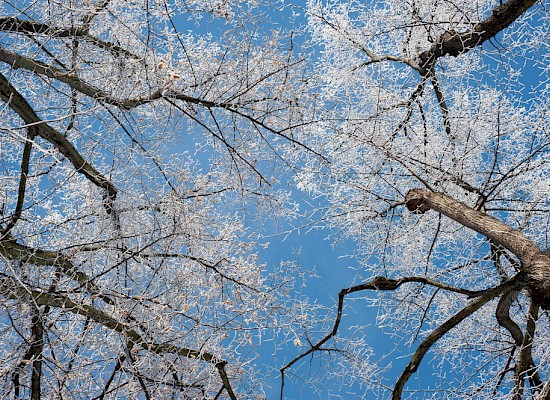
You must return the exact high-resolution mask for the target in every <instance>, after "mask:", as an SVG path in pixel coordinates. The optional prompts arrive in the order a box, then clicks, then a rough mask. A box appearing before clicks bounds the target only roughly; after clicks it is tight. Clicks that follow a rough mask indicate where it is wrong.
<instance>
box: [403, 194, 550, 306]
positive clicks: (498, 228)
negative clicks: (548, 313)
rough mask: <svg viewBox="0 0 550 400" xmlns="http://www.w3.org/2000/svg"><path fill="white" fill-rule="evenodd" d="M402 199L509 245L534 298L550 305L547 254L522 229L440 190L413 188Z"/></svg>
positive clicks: (411, 207) (420, 210)
mask: <svg viewBox="0 0 550 400" xmlns="http://www.w3.org/2000/svg"><path fill="white" fill-rule="evenodd" d="M405 202H406V205H407V208H408V209H409V210H410V211H412V212H416V213H424V212H426V211H428V210H434V211H437V212H439V213H441V214H443V215H445V216H447V217H449V218H451V219H452V220H454V221H456V222H458V223H459V224H461V225H463V226H466V227H468V228H470V229H473V230H474V231H476V232H478V233H480V234H482V235H484V236H486V237H487V238H489V239H491V240H493V241H494V242H495V243H497V244H500V245H501V246H502V247H504V248H506V249H508V250H509V251H510V252H512V254H514V255H515V256H516V257H517V258H518V259H519V260H520V261H521V268H522V270H523V271H524V272H525V273H526V275H527V288H528V290H529V293H530V295H531V297H532V299H533V301H534V302H535V303H537V304H539V305H540V306H541V307H542V308H543V309H546V310H548V309H550V257H549V256H548V255H547V254H545V252H543V251H542V250H541V249H540V248H539V247H538V246H537V245H536V244H535V243H533V242H532V241H531V240H530V239H529V238H527V236H525V235H524V234H523V233H521V232H519V231H517V230H515V229H513V228H512V227H510V226H508V225H507V224H505V223H504V222H502V221H500V220H498V219H496V218H494V217H492V216H490V215H487V214H484V213H482V212H481V211H478V210H475V209H473V208H472V207H469V206H467V205H466V204H464V203H462V202H460V201H458V200H455V199H453V198H452V197H450V196H447V195H444V194H442V193H437V192H430V191H428V190H425V189H412V190H410V191H409V192H408V193H407V195H406V196H405Z"/></svg>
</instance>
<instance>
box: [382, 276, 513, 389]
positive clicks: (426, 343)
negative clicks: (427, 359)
mask: <svg viewBox="0 0 550 400" xmlns="http://www.w3.org/2000/svg"><path fill="white" fill-rule="evenodd" d="M521 281H522V276H521V275H519V274H518V275H516V276H515V277H514V278H512V279H511V280H510V281H508V282H506V283H503V284H502V285H499V286H497V287H495V288H493V289H490V290H488V291H486V292H485V294H483V295H482V296H480V297H478V298H477V299H475V300H474V301H472V302H471V303H470V304H468V305H467V306H465V307H464V308H463V309H462V310H460V311H459V312H458V313H456V314H455V315H453V316H452V317H451V318H449V319H448V320H447V321H445V322H444V323H443V324H441V325H440V326H439V327H437V328H436V329H435V330H434V331H433V332H432V333H431V334H430V335H428V337H427V338H426V339H424V340H423V341H422V343H421V344H420V346H418V348H417V349H416V351H415V352H414V354H413V356H412V357H411V361H410V362H409V364H408V365H407V366H406V367H405V370H404V371H403V373H402V374H401V376H400V377H399V379H398V380H397V383H396V384H395V387H394V389H393V393H392V399H393V400H399V399H401V394H402V393H403V388H404V387H405V384H406V383H407V381H408V380H409V378H410V377H411V375H412V374H413V373H414V372H416V370H417V369H418V367H419V365H420V363H421V362H422V359H423V358H424V356H425V355H426V353H427V352H428V350H429V349H430V348H431V347H432V346H433V345H434V344H435V343H436V342H437V341H438V340H439V339H441V338H442V337H443V335H445V334H446V333H447V332H449V331H450V330H451V329H452V328H454V327H455V326H456V325H458V324H459V323H460V322H462V321H463V320H464V319H465V318H467V317H469V316H470V315H472V314H473V313H474V312H476V311H477V310H479V309H480V308H481V307H482V306H483V305H485V304H486V303H488V302H489V301H490V300H492V299H494V298H495V297H497V296H499V295H501V294H504V293H507V292H508V291H510V290H514V289H515V288H517V287H520V286H521Z"/></svg>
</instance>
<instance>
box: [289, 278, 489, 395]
mask: <svg viewBox="0 0 550 400" xmlns="http://www.w3.org/2000/svg"><path fill="white" fill-rule="evenodd" d="M411 282H416V283H422V284H426V285H430V286H434V287H437V288H439V289H444V290H448V291H451V292H455V293H460V294H464V295H466V296H468V297H479V296H486V295H487V294H488V293H492V292H493V291H494V290H495V289H485V290H467V289H462V288H457V287H454V286H451V285H447V284H446V283H442V282H438V281H435V280H433V279H430V278H425V277H421V276H410V277H405V278H401V279H391V278H385V277H383V276H377V277H376V278H374V279H373V280H371V281H370V282H367V283H363V284H360V285H356V286H352V287H349V288H347V289H342V290H341V291H340V293H338V307H337V312H336V319H335V321H334V326H333V327H332V331H331V332H330V333H329V334H328V335H326V336H325V337H324V338H322V339H321V340H320V341H319V342H317V343H316V344H314V345H312V346H311V347H310V348H309V349H308V350H307V351H305V352H303V353H302V354H300V355H298V356H296V357H295V358H294V359H292V360H291V361H290V362H289V363H287V364H286V365H285V366H284V367H282V368H281V369H280V370H279V371H280V372H281V394H280V398H281V399H282V398H283V389H284V380H285V371H286V370H287V369H289V368H290V367H292V366H293V365H294V364H295V363H297V362H298V361H300V360H301V359H302V358H304V357H305V356H307V355H308V354H312V353H314V352H315V351H318V350H321V349H322V346H323V345H324V344H325V343H326V342H327V341H328V340H330V339H331V338H333V337H334V336H336V334H337V333H338V328H339V327H340V322H341V320H342V313H343V309H344V298H345V297H346V296H347V295H348V294H351V293H355V292H359V291H363V290H383V291H388V290H395V289H397V288H398V287H399V286H401V285H402V284H404V283H411ZM493 297H494V296H493Z"/></svg>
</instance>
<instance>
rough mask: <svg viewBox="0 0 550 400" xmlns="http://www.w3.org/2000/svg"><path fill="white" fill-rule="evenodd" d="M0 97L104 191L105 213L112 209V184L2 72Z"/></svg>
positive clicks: (0, 76)
mask: <svg viewBox="0 0 550 400" xmlns="http://www.w3.org/2000/svg"><path fill="white" fill-rule="evenodd" d="M0 98H1V99H2V100H3V101H4V102H5V103H6V104H7V105H8V106H9V107H10V108H11V109H12V110H13V111H15V112H16V113H17V114H18V115H19V116H20V117H21V119H22V120H23V121H25V123H26V124H27V125H28V126H29V127H30V128H32V129H35V131H36V135H37V136H40V137H41V138H43V139H44V140H47V141H48V142H50V143H51V144H52V145H53V146H54V147H55V148H56V149H57V150H58V151H59V152H60V153H61V154H63V155H64V156H65V157H66V158H67V159H68V160H69V161H70V162H71V163H72V164H73V166H74V167H75V169H76V170H77V172H79V173H81V174H83V175H84V176H85V177H86V178H87V179H88V180H90V181H91V182H92V183H94V184H95V185H96V186H98V187H100V188H102V189H103V190H104V191H105V196H104V206H105V209H106V210H107V213H109V214H111V213H112V211H113V202H114V200H115V198H116V195H117V190H116V188H115V187H114V185H113V184H112V183H111V182H110V181H109V180H108V179H107V178H105V177H104V176H103V175H101V174H100V173H99V172H98V171H97V170H96V169H95V168H94V167H93V166H92V165H91V164H90V163H88V162H87V161H86V160H85V159H84V158H83V157H82V155H81V154H80V153H79V152H78V150H76V148H75V147H74V146H73V145H72V144H71V142H69V141H68V140H67V138H65V136H63V135H62V134H61V133H59V132H58V131H57V130H55V129H54V128H52V127H51V126H50V125H48V124H47V123H46V122H44V121H42V120H41V119H40V118H39V117H38V115H37V114H36V113H35V112H34V110H33V109H32V107H31V105H30V104H29V103H28V102H27V100H26V99H25V98H24V97H23V96H22V95H21V94H20V93H19V92H18V91H17V90H16V89H15V88H14V87H13V86H12V84H11V83H10V82H9V81H8V80H7V79H6V77H5V76H4V75H3V74H0Z"/></svg>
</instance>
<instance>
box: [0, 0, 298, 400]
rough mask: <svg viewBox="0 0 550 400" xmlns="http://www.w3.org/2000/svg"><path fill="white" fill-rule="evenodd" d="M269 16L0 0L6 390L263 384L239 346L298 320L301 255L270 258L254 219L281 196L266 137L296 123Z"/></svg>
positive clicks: (209, 390)
mask: <svg viewBox="0 0 550 400" xmlns="http://www.w3.org/2000/svg"><path fill="white" fill-rule="evenodd" d="M264 17H265V16H264ZM264 17H262V10H261V9H259V8H255V7H254V4H252V3H250V4H245V3H244V2H231V1H214V2H212V1H201V0H199V1H174V2H164V1H160V2H157V1H145V2H128V1H118V0H98V1H93V2H90V1H87V0H86V1H73V0H70V1H62V2H47V1H28V2H27V1H25V2H15V3H12V2H4V3H3V5H2V17H0V32H1V35H2V39H1V40H2V42H1V43H2V44H1V47H0V61H1V70H0V98H1V100H2V103H3V107H2V117H1V118H2V124H1V136H0V152H1V153H0V154H1V171H2V172H1V178H0V179H1V182H2V184H1V191H0V205H1V212H2V214H1V217H0V231H1V232H0V257H1V258H0V260H1V261H0V265H1V276H0V294H1V297H2V303H1V304H2V311H1V313H2V314H1V317H0V321H1V322H0V323H1V326H2V344H1V346H0V354H1V359H2V367H1V373H0V375H1V376H2V389H1V392H0V393H1V397H2V398H32V399H39V398H52V399H53V398H86V399H89V398H96V399H103V398H128V399H130V398H136V399H137V398H147V399H153V398H173V397H178V396H179V397H181V398H221V397H225V398H232V399H236V398H237V396H239V397H247V398H250V397H254V396H259V395H261V393H262V389H261V387H260V383H261V382H260V381H259V377H260V375H259V374H260V372H258V371H255V370H254V366H253V365H252V361H253V357H248V356H246V355H243V356H239V354H240V352H242V351H246V349H247V348H250V346H251V344H252V341H253V340H254V341H255V340H256V337H257V335H259V334H261V332H262V330H264V329H266V328H267V327H270V328H271V329H272V331H283V330H285V329H290V327H293V326H294V325H295V324H296V323H297V322H299V323H301V319H300V315H299V314H300V313H299V312H297V311H295V310H294V307H295V306H299V304H298V303H296V304H295V303H294V302H292V301H290V300H289V299H288V295H287V293H288V292H289V291H290V290H291V289H290V288H291V285H292V281H293V280H294V278H295V275H296V274H299V271H295V270H293V268H292V267H291V266H290V265H287V266H286V268H285V269H284V270H281V271H279V272H278V273H276V271H275V270H271V273H268V272H266V271H265V268H264V267H265V266H264V265H263V264H262V263H261V262H259V261H258V260H257V257H256V251H257V244H258V235H257V233H256V232H254V231H251V229H250V226H249V224H247V223H246V218H248V217H249V215H250V214H251V213H248V214H245V211H246V210H247V209H253V210H255V212H256V213H257V214H258V215H265V213H269V214H270V215H272V216H277V215H284V214H286V213H287V212H290V209H289V210H288V211H287V210H286V209H285V207H286V205H287V201H286V200H285V198H284V193H282V194H279V193H278V192H277V190H276V189H272V188H271V187H270V185H272V184H273V183H275V179H274V178H273V177H274V176H276V175H277V169H276V168H278V167H277V165H278V162H276V160H277V157H278V155H277V153H275V152H273V151H272V150H271V148H274V147H275V146H277V143H278V141H283V140H284V141H285V142H287V143H294V140H293V139H292V136H291V134H290V130H291V129H292V127H293V126H294V125H298V124H300V123H302V118H301V115H300V113H299V110H298V108H297V106H296V101H295V98H294V97H292V96H294V94H295V93H296V92H297V90H298V87H299V86H301V85H302V83H301V78H300V76H296V74H297V73H299V72H300V69H299V68H298V67H297V65H299V64H300V62H299V60H296V59H294V57H293V55H292V51H293V50H292V41H291V40H289V39H288V38H286V37H285V38H284V40H283V39H282V38H279V37H278V34H277V32H276V31H275V30H273V31H270V35H269V37H268V40H264V39H263V38H264V31H263V30H262V29H264V28H262V27H255V26H254V25H253V23H254V21H262V20H263V18H264ZM176 18H177V19H178V20H176ZM178 26H179V27H180V30H181V26H187V27H188V28H189V30H187V29H185V30H184V31H183V32H180V31H178V29H177V27H178ZM209 30H211V31H213V32H216V34H215V35H213V34H210V33H209ZM290 86H293V87H294V89H292V90H289V89H288V88H289V87H290ZM268 150H269V151H268ZM267 174H269V176H268V175H267ZM267 177H269V181H268V179H267ZM258 332H260V333H258ZM249 343H250V344H249ZM242 349H245V350H242Z"/></svg>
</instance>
